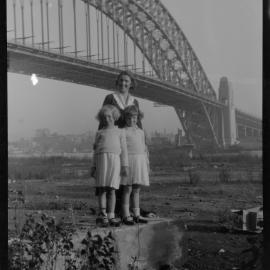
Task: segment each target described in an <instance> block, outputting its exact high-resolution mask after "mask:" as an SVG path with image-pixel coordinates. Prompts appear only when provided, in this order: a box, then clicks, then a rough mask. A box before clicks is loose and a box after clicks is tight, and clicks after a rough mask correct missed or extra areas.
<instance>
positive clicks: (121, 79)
mask: <svg viewBox="0 0 270 270" xmlns="http://www.w3.org/2000/svg"><path fill="white" fill-rule="evenodd" d="M115 84H116V91H115V92H114V93H113V94H109V95H107V96H106V97H105V99H104V102H103V106H104V105H114V106H115V107H116V108H118V109H119V111H120V114H121V115H120V118H119V119H118V120H117V121H116V122H115V125H116V126H118V127H119V128H123V127H124V126H125V119H124V110H125V108H126V107H127V106H130V105H135V106H136V107H137V108H138V109H139V102H138V101H137V100H136V99H135V98H134V97H133V96H131V95H130V93H129V92H130V90H134V89H135V87H136V82H135V79H134V77H133V76H132V75H131V73H130V72H128V71H122V72H120V74H119V75H118V77H117V79H116V82H115ZM137 125H138V127H139V128H141V129H142V123H141V119H140V118H139V119H138V122H137ZM101 128H103V126H102V123H100V124H99V129H101Z"/></svg>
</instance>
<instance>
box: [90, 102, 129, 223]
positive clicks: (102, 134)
mask: <svg viewBox="0 0 270 270" xmlns="http://www.w3.org/2000/svg"><path fill="white" fill-rule="evenodd" d="M119 116H120V112H119V110H118V109H117V108H116V107H115V106H113V105H105V106H103V107H102V108H101V110H100V111H99V113H98V115H97V119H98V120H99V121H100V122H102V125H103V128H102V129H100V130H98V131H97V133H96V137H95V143H94V156H93V165H92V169H91V176H93V177H94V178H95V179H96V188H97V195H98V204H99V210H100V212H99V215H98V218H97V220H96V222H97V224H98V225H100V226H104V227H105V226H108V225H111V226H119V225H120V220H117V219H116V218H115V214H114V209H115V190H116V189H118V188H119V184H120V178H121V176H127V166H128V160H127V145H126V137H125V130H124V129H119V128H118V127H117V126H115V124H114V122H115V121H116V120H117V119H118V118H119ZM106 196H107V197H108V199H107V198H106Z"/></svg>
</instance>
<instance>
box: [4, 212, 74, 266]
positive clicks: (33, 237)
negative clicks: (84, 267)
mask: <svg viewBox="0 0 270 270" xmlns="http://www.w3.org/2000/svg"><path fill="white" fill-rule="evenodd" d="M72 232H73V229H72V228H66V227H65V226H64V224H63V223H61V221H60V222H59V223H56V222H55V219H54V217H50V216H48V215H46V214H45V213H41V214H37V215H34V214H29V215H27V219H26V222H25V224H24V226H23V228H22V231H21V233H20V234H19V236H18V238H13V239H10V240H9V242H8V266H9V267H8V269H10V270H19V269H24V270H28V269H29V270H30V269H40V268H41V266H42V265H43V264H45V269H46V270H47V269H54V265H55V264H56V259H57V257H58V256H59V255H61V256H64V257H65V264H66V265H67V266H68V267H67V268H66V269H74V267H75V265H74V263H75V261H74V260H73V259H72V256H71V255H72V249H73V243H72V241H71V238H72ZM75 269H76V268H75Z"/></svg>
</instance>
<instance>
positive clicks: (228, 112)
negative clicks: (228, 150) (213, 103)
mask: <svg viewBox="0 0 270 270" xmlns="http://www.w3.org/2000/svg"><path fill="white" fill-rule="evenodd" d="M218 91H219V95H218V98H219V101H220V102H222V103H224V104H225V105H226V106H225V107H223V109H222V134H223V137H224V143H225V145H224V146H225V147H227V146H230V145H234V144H235V143H236V142H237V139H236V138H237V133H236V132H237V131H236V119H235V106H234V101H233V88H232V84H231V83H230V82H229V80H228V78H227V77H222V78H221V79H220V82H219V90H218Z"/></svg>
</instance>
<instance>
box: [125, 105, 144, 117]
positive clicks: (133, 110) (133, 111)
mask: <svg viewBox="0 0 270 270" xmlns="http://www.w3.org/2000/svg"><path fill="white" fill-rule="evenodd" d="M131 115H137V116H138V119H142V118H143V112H142V111H140V110H139V109H138V107H137V106H135V105H130V106H127V107H126V108H125V110H124V116H125V118H126V117H128V116H131Z"/></svg>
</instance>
